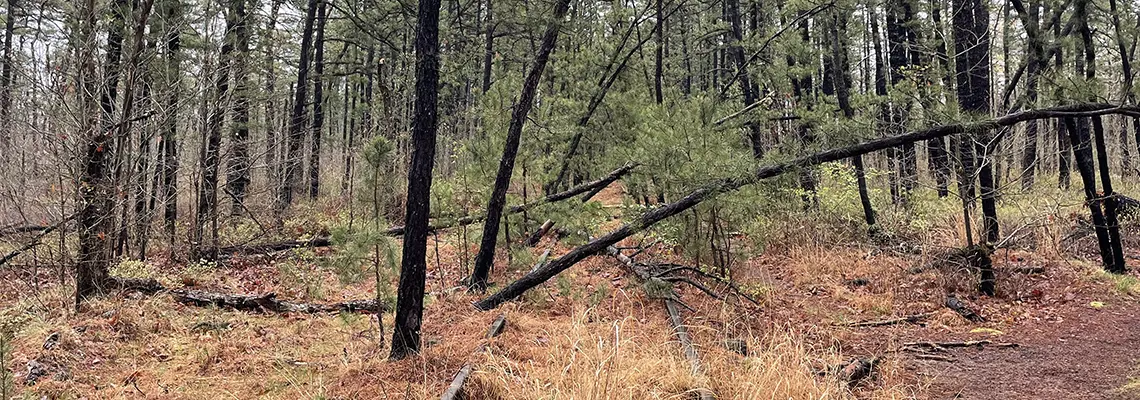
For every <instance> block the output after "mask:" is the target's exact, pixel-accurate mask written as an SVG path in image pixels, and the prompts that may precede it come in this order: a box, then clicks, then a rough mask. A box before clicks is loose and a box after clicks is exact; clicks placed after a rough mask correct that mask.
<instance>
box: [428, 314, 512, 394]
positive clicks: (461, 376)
mask: <svg viewBox="0 0 1140 400" xmlns="http://www.w3.org/2000/svg"><path fill="white" fill-rule="evenodd" d="M506 327H507V315H506V314H499V317H498V318H495V321H494V322H491V326H489V327H488V328H487V334H486V336H485V339H487V340H491V339H494V338H495V337H498V336H499V334H501V333H503V329H506ZM486 349H487V343H483V344H481V345H479V347H478V348H477V349H475V354H479V353H482V352H483V351H484V350H486ZM472 369H473V367H472V366H471V363H467V364H463V368H460V369H459V372H457V373H456V374H455V378H453V379H452V380H451V385H448V386H447V390H445V391H444V392H443V396H440V398H439V399H440V400H455V399H460V398H464V396H463V384H464V383H466V382H467V377H469V376H471V370H472Z"/></svg>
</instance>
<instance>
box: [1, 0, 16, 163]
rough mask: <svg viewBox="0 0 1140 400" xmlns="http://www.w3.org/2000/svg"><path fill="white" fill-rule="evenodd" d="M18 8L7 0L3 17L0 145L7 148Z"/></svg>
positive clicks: (10, 136) (10, 133)
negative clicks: (13, 46)
mask: <svg viewBox="0 0 1140 400" xmlns="http://www.w3.org/2000/svg"><path fill="white" fill-rule="evenodd" d="M17 9H19V0H8V8H7V9H5V10H4V12H6V13H7V15H6V17H5V18H4V54H3V55H2V57H3V63H4V65H3V69H2V70H0V146H4V148H8V146H10V145H11V143H12V131H11V129H12V128H11V117H12V69H13V68H14V67H13V66H12V64H13V63H14V62H15V57H12V39H13V38H12V34H13V33H14V32H15V30H16V10H17Z"/></svg>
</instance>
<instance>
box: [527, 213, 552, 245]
mask: <svg viewBox="0 0 1140 400" xmlns="http://www.w3.org/2000/svg"><path fill="white" fill-rule="evenodd" d="M553 227H554V221H553V220H549V219H548V220H546V222H543V223H542V226H540V227H538V230H536V231H534V233H532V234H531V235H530V237H528V238H527V239H526V242H525V243H526V245H527V247H534V245H536V244H538V241H539V240H542V237H543V236H546V234H547V233H548V232H550V228H553Z"/></svg>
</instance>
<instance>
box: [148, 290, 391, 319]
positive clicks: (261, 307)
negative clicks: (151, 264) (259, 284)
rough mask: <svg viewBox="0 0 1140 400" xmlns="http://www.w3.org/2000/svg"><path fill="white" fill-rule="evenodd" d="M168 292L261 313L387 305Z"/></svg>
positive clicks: (196, 303)
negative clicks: (306, 301)
mask: <svg viewBox="0 0 1140 400" xmlns="http://www.w3.org/2000/svg"><path fill="white" fill-rule="evenodd" d="M170 294H171V296H173V297H174V299H175V300H178V301H179V302H181V303H185V304H190V305H194V306H199V307H209V306H214V307H219V308H227V309H232V310H238V311H252V312H261V313H270V312H273V313H305V314H319V313H325V312H371V313H376V312H383V311H386V310H387V307H386V306H384V305H383V304H381V303H378V302H377V301H376V300H353V301H347V302H343V303H332V304H316V303H294V302H289V301H283V300H279V299H278V298H277V295H276V294H274V293H266V294H261V295H243V294H223V293H213V292H205V291H201V290H185V289H175V290H171V291H170Z"/></svg>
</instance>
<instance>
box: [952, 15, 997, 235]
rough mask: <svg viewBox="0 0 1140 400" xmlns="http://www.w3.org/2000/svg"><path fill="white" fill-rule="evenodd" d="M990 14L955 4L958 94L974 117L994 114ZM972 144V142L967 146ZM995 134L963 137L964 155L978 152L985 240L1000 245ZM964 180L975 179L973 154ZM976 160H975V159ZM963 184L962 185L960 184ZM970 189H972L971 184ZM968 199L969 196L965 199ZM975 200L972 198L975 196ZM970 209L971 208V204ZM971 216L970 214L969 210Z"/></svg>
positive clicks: (970, 156)
mask: <svg viewBox="0 0 1140 400" xmlns="http://www.w3.org/2000/svg"><path fill="white" fill-rule="evenodd" d="M988 24H989V11H988V10H987V9H986V5H985V4H984V3H982V2H981V1H980V0H956V1H955V2H954V49H955V52H956V53H957V54H958V55H957V57H956V58H955V64H956V65H957V94H958V105H959V107H961V109H962V111H964V112H966V113H972V114H980V115H989V114H990V50H989V47H990V46H989V26H988ZM966 142H972V143H966ZM994 142H995V137H994V135H993V133H992V132H985V131H982V132H978V134H977V135H976V136H975V137H973V138H969V139H968V140H967V139H966V138H963V145H962V146H961V147H962V149H961V152H962V153H966V152H967V151H968V149H969V148H970V147H973V150H974V151H977V152H978V157H979V166H978V170H977V173H978V182H979V185H980V190H981V197H982V218H983V220H982V227H983V232H984V237H985V240H986V241H987V242H989V243H996V242H997V240H998V225H997V215H996V210H997V206H996V204H995V190H996V188H995V186H994V180H993V157H992V151H993V147H992V143H994ZM970 145H972V146H970ZM962 158H963V162H962V165H963V170H964V174H963V175H964V177H965V178H967V179H971V180H972V178H971V176H972V175H973V174H974V170H973V168H972V165H970V164H972V162H969V163H968V162H966V159H972V158H973V155H967V154H962ZM971 161H972V160H971ZM959 184H960V185H961V183H959ZM968 186H972V184H971V185H968ZM963 197H965V196H963ZM971 197H972V196H971ZM966 208H969V206H968V205H967V206H966ZM966 212H967V213H968V211H966Z"/></svg>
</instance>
